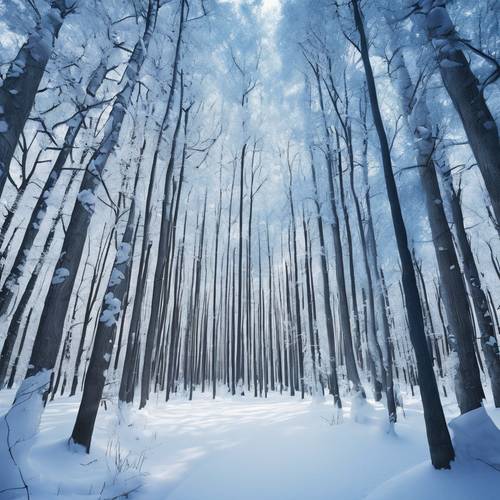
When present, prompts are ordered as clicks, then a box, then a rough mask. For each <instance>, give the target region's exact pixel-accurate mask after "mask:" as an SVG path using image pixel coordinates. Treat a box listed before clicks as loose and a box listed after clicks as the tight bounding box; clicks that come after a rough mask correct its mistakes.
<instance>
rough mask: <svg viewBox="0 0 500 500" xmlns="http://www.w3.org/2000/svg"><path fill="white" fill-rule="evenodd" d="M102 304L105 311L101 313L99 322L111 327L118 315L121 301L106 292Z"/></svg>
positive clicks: (111, 293)
mask: <svg viewBox="0 0 500 500" xmlns="http://www.w3.org/2000/svg"><path fill="white" fill-rule="evenodd" d="M104 302H105V304H106V309H104V310H103V311H102V313H101V317H100V318H99V321H100V322H101V323H104V324H105V325H106V326H113V325H114V324H115V323H116V322H117V321H118V317H119V315H120V310H121V305H122V304H121V301H120V299H117V298H116V297H115V296H114V294H113V292H108V293H107V294H106V296H105V297H104Z"/></svg>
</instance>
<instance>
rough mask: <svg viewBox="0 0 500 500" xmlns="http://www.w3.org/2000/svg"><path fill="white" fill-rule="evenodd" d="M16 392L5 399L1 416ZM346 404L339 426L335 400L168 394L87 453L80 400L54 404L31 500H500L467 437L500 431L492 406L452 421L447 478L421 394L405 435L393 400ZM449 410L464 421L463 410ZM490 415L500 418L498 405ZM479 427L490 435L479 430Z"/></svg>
mask: <svg viewBox="0 0 500 500" xmlns="http://www.w3.org/2000/svg"><path fill="white" fill-rule="evenodd" d="M223 390H224V389H223V388H219V392H220V391H223ZM12 396H13V391H2V392H0V412H2V411H4V410H5V409H6V408H7V407H8V404H9V402H10V399H11V398H12ZM195 397H196V393H195ZM344 403H345V406H344V409H343V418H342V419H341V423H339V424H332V417H333V405H332V402H331V400H330V399H329V398H328V399H326V400H324V401H318V400H305V401H301V400H300V399H299V398H289V397H287V396H283V397H280V396H279V395H271V396H270V397H269V398H268V399H267V400H266V399H254V398H253V397H246V398H245V397H241V398H240V397H238V398H234V399H231V398H230V397H217V398H216V399H215V400H212V399H211V398H209V396H198V398H197V399H195V400H194V401H187V400H186V399H184V398H183V397H180V396H179V397H178V398H176V399H173V400H171V401H169V402H168V403H167V404H165V403H164V401H163V398H162V397H161V396H160V397H159V398H158V399H156V400H155V399H152V400H151V401H150V403H149V405H148V406H147V407H146V408H145V409H144V410H141V411H139V410H136V409H132V408H130V407H117V406H115V405H113V404H110V403H108V406H107V411H105V410H104V408H103V407H101V409H100V413H99V416H98V419H97V422H96V431H95V435H94V439H93V442H92V448H91V451H90V454H89V455H86V454H84V453H83V452H82V451H81V450H79V449H74V448H71V447H69V446H68V443H67V438H68V437H69V436H70V434H71V430H72V426H73V423H74V420H75V417H76V412H77V410H78V400H77V399H75V398H60V399H57V400H55V401H53V402H50V403H49V405H48V407H47V409H46V411H45V413H44V415H43V418H42V423H41V433H40V435H39V437H38V438H37V441H36V443H35V444H34V446H33V448H32V452H31V455H30V457H29V458H30V460H29V467H28V466H27V470H26V471H27V477H28V476H29V481H28V483H29V485H30V492H31V494H32V496H31V498H33V499H34V500H38V499H40V500H50V499H59V498H65V499H66V498H67V499H79V498H91V499H98V498H110V497H112V496H113V495H117V494H119V493H123V492H127V491H131V490H135V491H134V492H133V494H132V495H130V498H131V499H132V500H156V499H159V500H164V499H167V498H168V500H195V499H196V500H197V499H203V500H256V499H259V500H271V499H272V500H281V499H283V500H299V499H300V500H302V499H311V500H323V499H325V500H326V499H332V498H338V499H342V500H351V499H353V500H354V499H356V500H357V499H362V498H369V499H371V500H374V499H384V500H391V499H395V500H396V499H397V500H402V499H404V500H409V499H419V500H420V499H423V498H425V499H426V500H438V499H439V500H441V499H443V498H450V499H453V500H461V499H463V500H465V499H468V500H469V499H472V498H481V499H482V500H489V499H493V498H496V497H495V496H494V495H495V492H496V493H497V492H498V491H499V489H500V474H499V473H498V472H497V471H495V470H494V469H492V468H491V467H490V466H488V465H485V464H484V463H482V462H480V461H479V460H476V459H474V458H473V457H471V456H465V454H464V453H463V452H462V449H466V448H467V445H466V442H467V439H464V437H463V436H467V435H468V436H469V437H468V439H473V440H474V439H476V438H477V437H478V436H480V438H481V439H484V438H491V435H492V434H491V433H492V432H497V433H498V432H499V431H498V429H497V428H496V427H494V426H493V428H492V427H491V426H492V425H493V424H492V423H491V420H489V419H488V418H487V414H486V412H485V411H484V410H482V411H480V412H478V413H477V414H475V415H471V416H470V418H471V420H467V419H464V418H463V417H461V418H459V419H458V420H455V421H454V422H455V423H452V424H451V427H452V429H453V433H454V434H457V433H458V434H459V435H460V436H461V437H460V440H459V441H460V443H462V444H460V445H456V446H457V450H459V451H458V458H457V460H456V462H454V464H453V467H452V470H451V471H436V470H434V469H433V468H432V466H431V465H430V462H429V460H428V453H427V445H426V439H425V429H424V422H423V416H422V410H421V406H420V403H419V401H418V399H417V398H410V399H408V400H407V401H406V403H405V409H404V412H405V416H403V415H402V414H401V415H400V419H399V421H398V423H397V424H396V427H395V433H394V434H388V433H387V429H386V424H385V422H386V411H385V409H384V408H383V406H382V405H381V404H378V403H374V402H373V401H369V403H368V404H366V405H363V408H362V410H360V408H358V409H357V410H356V412H354V413H355V415H354V414H351V410H352V406H351V404H350V402H349V400H348V398H346V397H345V398H344ZM357 404H358V403H357ZM445 409H446V411H447V415H448V417H449V418H450V417H453V416H456V414H457V409H456V405H455V404H454V403H451V402H448V403H447V404H445ZM488 412H491V413H492V414H493V415H494V417H495V419H496V420H497V422H499V421H500V412H499V411H498V410H490V409H488ZM361 414H362V418H361ZM478 422H479V424H480V425H479V430H478V433H477V434H476V433H474V432H473V433H472V434H468V430H470V428H471V426H477V425H478ZM455 439H456V437H455ZM486 448H488V447H486ZM29 471H31V472H30V473H28V472H29ZM35 471H36V473H35ZM101 490H102V491H103V494H102V495H101V493H100V492H101ZM58 494H59V496H57V495H58Z"/></svg>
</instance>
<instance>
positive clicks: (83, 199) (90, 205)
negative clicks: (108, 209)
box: [78, 189, 96, 214]
mask: <svg viewBox="0 0 500 500" xmlns="http://www.w3.org/2000/svg"><path fill="white" fill-rule="evenodd" d="M78 201H79V202H80V203H81V204H82V206H83V208H84V209H85V210H86V211H87V212H89V213H90V214H93V213H94V210H95V202H96V197H95V194H94V193H93V192H92V190H90V189H84V190H83V191H80V192H79V193H78Z"/></svg>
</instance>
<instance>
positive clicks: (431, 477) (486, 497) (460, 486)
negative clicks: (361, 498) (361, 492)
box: [365, 460, 500, 500]
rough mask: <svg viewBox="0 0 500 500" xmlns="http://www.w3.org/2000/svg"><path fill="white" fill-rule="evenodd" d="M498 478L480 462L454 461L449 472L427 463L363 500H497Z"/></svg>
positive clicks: (499, 483) (494, 472) (496, 472)
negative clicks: (446, 499)
mask: <svg viewBox="0 0 500 500" xmlns="http://www.w3.org/2000/svg"><path fill="white" fill-rule="evenodd" d="M499 491H500V474H499V473H498V471H496V470H494V469H492V468H491V467H489V466H488V465H485V464H482V463H480V462H477V461H476V462H462V461H458V460H457V461H455V462H454V463H453V464H452V468H451V470H436V469H434V467H433V466H432V465H431V463H430V461H429V462H424V463H422V464H420V465H417V466H415V467H412V468H411V469H409V470H407V471H405V472H403V473H402V474H400V475H398V476H396V477H394V478H392V479H390V480H389V481H386V482H385V483H383V484H382V485H381V486H379V487H378V488H376V489H375V490H374V491H373V492H372V493H370V494H369V495H367V496H366V497H365V500H403V499H404V500H422V499H425V500H442V499H444V498H450V499H451V498H452V499H453V500H472V499H474V498H480V499H481V500H498V492H499Z"/></svg>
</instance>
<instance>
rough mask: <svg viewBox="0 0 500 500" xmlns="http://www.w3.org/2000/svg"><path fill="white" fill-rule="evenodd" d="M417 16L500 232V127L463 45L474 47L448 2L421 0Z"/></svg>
mask: <svg viewBox="0 0 500 500" xmlns="http://www.w3.org/2000/svg"><path fill="white" fill-rule="evenodd" d="M422 14H423V19H422ZM417 17H418V18H419V19H418V20H417ZM414 18H415V20H416V21H417V22H421V20H422V21H423V24H424V27H425V30H426V32H427V35H428V37H429V39H430V41H431V43H432V46H433V47H434V50H435V53H436V57H437V61H438V64H439V71H440V73H441V78H442V79H443V83H444V86H445V88H446V90H447V92H448V94H449V96H450V98H451V100H452V102H453V105H454V106H455V109H456V110H457V112H458V114H459V116H460V119H461V121H462V124H463V126H464V130H465V133H466V134H467V139H468V140H469V144H470V147H471V149H472V152H473V153H474V156H475V158H476V161H477V164H478V167H479V170H480V171H481V174H482V176H483V179H484V183H485V186H486V190H487V191H488V194H489V195H490V200H491V206H492V209H493V213H494V215H495V218H496V226H497V231H499V232H500V182H498V179H499V178H500V141H499V137H498V127H497V124H496V123H495V120H494V118H493V116H492V114H491V112H490V110H489V108H488V105H487V103H486V100H485V98H484V89H481V88H479V84H478V81H477V78H476V76H475V75H474V73H473V72H472V70H471V67H470V63H469V61H468V60H467V58H466V57H465V54H464V53H463V51H462V50H461V48H460V47H461V46H464V45H466V46H469V47H471V46H470V44H469V43H468V42H467V41H466V40H464V39H462V38H460V36H459V34H458V33H457V31H456V29H455V26H454V24H453V22H452V20H451V19H450V16H449V14H448V11H447V9H446V5H445V2H442V1H438V0H430V1H429V0H418V1H417V2H416V4H415V14H414ZM497 71H498V69H497Z"/></svg>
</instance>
